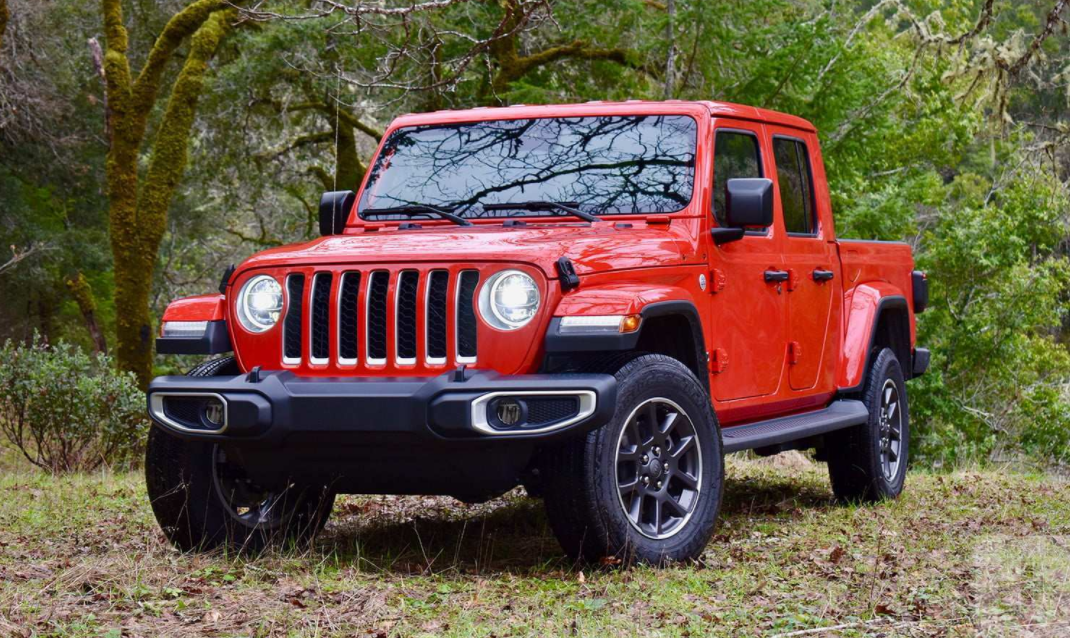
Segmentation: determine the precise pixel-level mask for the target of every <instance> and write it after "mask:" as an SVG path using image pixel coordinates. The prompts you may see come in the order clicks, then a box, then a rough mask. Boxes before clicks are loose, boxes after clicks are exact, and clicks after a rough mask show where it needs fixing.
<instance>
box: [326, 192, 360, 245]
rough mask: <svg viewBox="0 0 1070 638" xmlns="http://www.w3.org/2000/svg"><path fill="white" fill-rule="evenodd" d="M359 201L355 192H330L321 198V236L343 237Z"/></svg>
mask: <svg viewBox="0 0 1070 638" xmlns="http://www.w3.org/2000/svg"><path fill="white" fill-rule="evenodd" d="M356 201H357V194H356V193H354V192H353V191H330V192H328V193H324V194H323V196H322V197H320V236H322V237H327V236H329V235H341V234H342V229H343V228H345V227H346V219H347V218H348V217H349V211H351V210H353V204H354V203H355V202H356Z"/></svg>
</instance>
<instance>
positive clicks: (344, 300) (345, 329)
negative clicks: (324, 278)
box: [338, 272, 360, 365]
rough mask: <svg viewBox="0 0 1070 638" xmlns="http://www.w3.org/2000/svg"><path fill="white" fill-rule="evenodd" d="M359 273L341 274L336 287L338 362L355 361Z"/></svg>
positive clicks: (357, 349) (350, 362)
mask: <svg viewBox="0 0 1070 638" xmlns="http://www.w3.org/2000/svg"><path fill="white" fill-rule="evenodd" d="M359 300H360V273H359V272H347V273H343V274H342V283H341V284H340V285H339V287H338V363H340V364H342V365H354V364H356V363H357V355H358V354H359V350H360V347H359V346H358V345H357V344H359V343H360V339H359V338H358V336H357V313H358V312H359V308H360V303H359Z"/></svg>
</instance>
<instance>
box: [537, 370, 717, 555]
mask: <svg viewBox="0 0 1070 638" xmlns="http://www.w3.org/2000/svg"><path fill="white" fill-rule="evenodd" d="M615 376H616V379H617V406H616V411H615V413H614V415H613V418H612V419H611V420H610V421H609V423H607V424H606V425H604V426H602V427H600V428H598V429H596V430H594V431H592V432H590V433H588V434H587V435H585V436H583V437H580V438H578V439H573V440H569V441H567V442H565V443H563V444H561V445H559V446H556V447H553V448H549V449H547V450H545V456H544V459H543V471H542V477H543V479H544V485H543V489H544V501H545V503H546V511H547V515H548V518H549V521H550V526H551V528H552V529H553V531H554V534H555V535H556V536H557V539H558V541H559V542H560V543H561V546H562V548H563V549H564V550H565V552H566V553H567V554H568V555H569V556H570V557H572V558H574V559H577V560H586V561H588V562H592V563H598V562H607V563H617V562H622V563H625V564H631V563H634V562H639V563H646V564H654V565H661V564H665V563H668V562H673V561H683V560H688V559H693V558H696V557H698V556H699V555H700V554H701V553H702V551H703V549H704V548H705V547H706V544H707V542H708V541H709V539H710V536H711V535H712V534H713V530H714V525H715V523H716V520H717V515H718V512H719V510H720V506H721V496H722V493H723V489H724V454H723V447H722V444H721V432H720V428H719V426H718V424H717V418H716V416H715V415H714V413H713V409H712V407H711V405H710V399H709V395H708V394H707V393H706V391H705V389H704V388H703V386H702V384H700V383H699V381H698V379H696V378H695V375H694V374H692V372H691V371H690V370H689V369H688V368H687V367H686V366H685V365H684V364H682V363H680V362H679V361H677V360H676V359H673V358H671V357H667V356H664V355H659V354H645V355H642V356H639V357H636V358H632V359H631V360H629V361H627V362H625V363H624V364H623V366H622V367H620V368H619V369H618V370H616V373H615ZM661 400H665V401H668V402H671V404H673V405H675V406H677V407H679V408H680V409H681V410H682V411H683V413H684V416H685V417H686V418H687V419H688V422H689V423H690V424H691V425H693V430H692V431H693V433H694V435H695V439H696V440H697V448H698V450H699V452H700V453H701V456H700V463H699V464H698V468H697V470H696V474H698V475H699V476H698V478H699V482H698V488H699V489H697V490H696V491H695V493H694V496H693V499H694V500H693V502H694V506H693V508H692V510H691V512H690V514H688V515H687V516H681V517H680V520H678V521H677V522H676V524H677V525H678V526H679V527H678V529H677V530H676V531H675V532H673V533H672V535H671V536H669V537H667V538H652V537H650V536H648V535H644V533H642V532H641V531H640V530H639V529H638V527H637V526H636V525H634V524H633V522H632V521H631V520H629V515H628V514H627V513H626V512H625V505H624V499H625V497H624V496H619V490H620V485H619V483H618V481H620V480H622V479H621V478H620V476H621V470H622V468H621V467H620V466H618V462H619V459H618V449H623V448H622V447H621V446H622V445H623V443H624V442H625V441H626V440H627V438H630V435H627V438H626V435H625V434H624V433H623V430H624V428H625V426H626V425H627V422H628V420H629V418H630V417H633V413H635V412H637V411H638V410H639V409H640V408H645V406H648V405H650V402H651V401H661ZM655 422H657V421H656V420H655ZM640 438H642V437H640ZM677 447H678V448H681V450H683V449H687V450H690V445H689V446H679V445H678V446H677ZM681 453H683V452H681ZM668 454H669V452H668V451H667V450H666V451H665V452H664V455H665V456H664V458H666V460H668ZM688 454H693V453H690V452H688ZM673 462H674V463H675V461H673ZM636 466H637V467H639V468H642V467H643V466H642V465H640V464H638V463H636ZM674 467H675V466H674ZM640 471H641V469H640ZM624 474H628V472H624ZM666 476H670V475H669V474H666ZM648 478H649V477H648ZM665 483H666V486H667V487H666V490H669V489H670V487H669V486H671V485H672V483H671V479H670V480H666V481H665ZM650 487H651V488H652V487H653V485H651V486H650ZM642 498H645V497H640V501H642ZM640 507H643V505H642V504H641V505H640ZM640 511H642V510H640Z"/></svg>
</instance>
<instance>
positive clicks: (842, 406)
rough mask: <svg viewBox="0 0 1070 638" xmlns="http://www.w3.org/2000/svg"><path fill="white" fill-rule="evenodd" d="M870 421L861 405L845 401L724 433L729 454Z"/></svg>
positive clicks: (735, 428) (731, 428)
mask: <svg viewBox="0 0 1070 638" xmlns="http://www.w3.org/2000/svg"><path fill="white" fill-rule="evenodd" d="M868 419H869V410H868V409H866V405H865V404H864V403H862V402H861V401H855V400H851V399H841V400H839V401H833V402H832V404H831V405H830V406H829V407H827V408H825V409H823V410H817V411H814V412H806V413H805V414H793V415H791V416H784V417H779V418H776V419H769V420H768V421H759V422H757V423H748V424H747V425H737V426H735V427H727V428H724V429H723V430H721V436H722V437H723V440H724V451H725V454H728V453H731V452H742V451H743V450H753V449H754V448H758V447H767V446H770V445H778V444H780V443H788V442H790V441H797V440H799V439H805V438H807V437H811V436H817V435H818V434H825V433H826V432H832V431H834V430H842V429H843V428H849V427H851V426H853V425H860V424H862V423H865V422H866V421H867V420H868Z"/></svg>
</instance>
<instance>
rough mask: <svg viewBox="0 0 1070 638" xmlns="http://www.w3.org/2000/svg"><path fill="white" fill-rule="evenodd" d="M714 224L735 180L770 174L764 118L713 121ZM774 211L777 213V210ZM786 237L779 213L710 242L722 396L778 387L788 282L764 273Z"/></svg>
mask: <svg viewBox="0 0 1070 638" xmlns="http://www.w3.org/2000/svg"><path fill="white" fill-rule="evenodd" d="M713 136H714V149H713V153H714V160H713V192H712V196H711V200H712V206H711V210H710V212H709V214H710V216H711V218H712V219H711V226H715V227H716V226H724V225H725V217H724V212H725V199H726V197H725V196H726V191H727V185H728V180H730V179H734V178H737V177H769V176H770V175H769V173H770V170H769V162H768V159H769V158H766V157H765V156H764V153H763V151H764V150H765V149H767V148H769V146H768V144H766V143H765V141H766V140H765V136H766V132H765V129H764V127H763V126H762V125H761V124H756V123H752V122H745V121H739V120H727V119H718V120H717V121H716V122H715V123H714V131H713ZM774 217H775V216H774ZM782 241H783V240H782V237H781V233H780V232H778V230H777V221H776V219H774V223H773V226H771V227H769V228H764V229H753V230H747V232H746V234H745V235H744V237H743V238H742V239H739V240H737V241H733V242H730V243H726V244H722V245H720V246H716V245H714V244H713V242H710V250H709V264H710V285H709V287H708V292H710V293H711V294H710V295H709V302H710V317H711V342H712V343H711V346H712V347H711V351H710V371H711V373H710V390H711V392H712V393H713V397H714V399H716V400H717V401H733V400H738V399H748V398H754V397H762V396H767V395H773V394H776V393H777V391H778V390H779V387H780V379H781V374H782V371H783V367H784V361H785V356H786V355H785V342H786V335H785V320H786V316H785V315H786V312H787V302H786V296H785V293H786V292H787V291H786V289H785V287H784V286H783V285H782V284H780V283H776V282H771V283H767V282H766V281H765V273H766V271H782V270H783V258H782V246H781V244H782Z"/></svg>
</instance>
